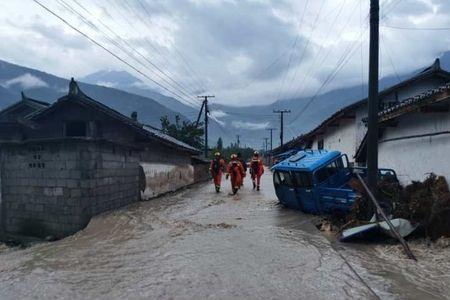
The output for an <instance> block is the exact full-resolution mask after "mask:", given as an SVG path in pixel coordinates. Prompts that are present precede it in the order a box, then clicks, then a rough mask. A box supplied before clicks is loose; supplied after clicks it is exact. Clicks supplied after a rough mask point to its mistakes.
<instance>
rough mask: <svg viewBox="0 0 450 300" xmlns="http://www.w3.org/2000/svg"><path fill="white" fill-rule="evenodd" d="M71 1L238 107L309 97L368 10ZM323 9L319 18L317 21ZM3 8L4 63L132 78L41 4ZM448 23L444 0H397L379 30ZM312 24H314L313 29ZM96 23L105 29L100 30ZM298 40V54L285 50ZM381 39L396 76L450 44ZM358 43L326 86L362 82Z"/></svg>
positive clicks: (285, 3)
mask: <svg viewBox="0 0 450 300" xmlns="http://www.w3.org/2000/svg"><path fill="white" fill-rule="evenodd" d="M78 1H79V2H80V3H81V4H82V5H84V6H85V7H86V8H87V9H88V11H89V12H90V13H91V14H92V16H91V15H89V14H87V13H86V12H83V10H82V9H81V8H80V7H77V6H76V5H75V4H72V5H74V8H76V9H78V10H79V11H80V12H83V13H84V14H85V15H86V17H88V18H89V19H90V20H91V21H92V22H93V23H95V24H96V25H97V26H99V27H101V28H103V30H105V32H109V31H108V30H109V29H112V30H114V31H115V32H116V33H118V34H119V35H120V36H122V37H123V38H124V39H126V41H127V43H129V44H131V45H133V46H134V47H135V49H137V50H138V51H139V52H140V53H142V54H143V55H145V56H146V57H147V58H148V59H150V60H151V61H152V62H154V63H155V64H156V65H158V66H159V67H160V68H161V69H163V70H164V72H166V73H167V74H170V76H172V77H173V78H175V80H177V82H180V83H181V84H182V85H183V87H185V89H186V90H188V91H189V92H192V93H193V94H194V93H199V92H204V90H203V89H202V87H206V90H207V92H211V93H214V94H216V96H217V97H216V99H215V101H216V102H222V103H228V104H236V105H251V104H260V103H269V102H271V101H274V100H276V98H277V97H278V96H280V97H282V98H283V97H284V98H286V97H292V96H308V95H311V94H314V93H316V92H317V91H318V88H319V87H320V86H321V84H322V83H323V81H324V80H325V79H326V78H328V77H329V74H330V73H331V72H332V71H333V70H334V68H335V67H336V65H337V62H338V61H339V60H340V59H341V58H342V57H343V55H345V53H346V51H347V50H346V49H347V47H352V49H353V48H355V47H359V46H358V44H359V42H360V38H359V36H360V31H361V25H362V26H366V23H365V22H367V19H365V16H366V15H367V12H368V2H367V3H366V1H364V2H361V0H346V1H345V2H344V1H343V0H335V1H331V0H328V1H326V2H322V1H311V0H310V1H309V4H308V7H307V10H306V13H305V17H304V19H303V22H301V23H300V17H301V15H302V12H303V9H304V4H305V2H304V0H303V1H297V0H279V1H276V0H184V1H181V0H166V1H161V0H139V1H120V0H113V1H108V2H106V0H98V1H95V2H93V1H89V0H78ZM323 1H325V0H323ZM44 2H45V3H46V4H47V5H48V6H49V7H51V8H53V9H55V11H57V12H58V13H59V14H61V15H62V16H63V17H64V18H66V19H67V20H68V21H70V22H71V23H72V24H74V25H75V26H77V27H79V28H80V29H82V30H83V31H84V32H86V33H88V34H89V35H90V36H92V37H94V38H96V39H98V40H99V41H101V42H102V43H104V44H105V45H106V46H107V47H108V48H109V49H112V50H114V51H115V52H116V53H118V54H119V55H120V56H122V57H124V58H126V59H127V60H128V61H130V62H131V63H133V64H134V65H136V66H138V67H139V68H140V69H142V71H144V72H147V73H148V74H149V75H150V76H151V77H152V78H155V79H157V80H158V81H160V79H158V77H157V75H156V73H158V71H155V70H154V71H150V69H152V67H151V66H149V64H148V62H146V61H145V60H143V59H142V58H140V57H137V58H138V59H139V60H140V61H141V63H142V64H145V65H146V67H143V66H142V65H139V64H138V63H137V62H136V61H135V60H133V59H132V58H130V57H128V56H127V55H126V54H125V53H123V52H122V51H121V50H119V49H117V48H115V47H114V45H112V44H111V43H109V42H108V41H106V40H105V39H104V36H102V35H101V34H99V33H98V32H96V31H95V30H93V29H92V28H90V27H89V26H87V25H86V24H84V23H83V22H82V20H81V19H80V18H79V17H78V16H74V15H72V14H71V13H70V12H68V11H67V10H66V9H64V8H63V7H61V6H59V5H58V3H57V2H53V1H44ZM395 2H396V1H393V0H384V1H382V7H384V8H386V7H387V8H389V6H391V5H392V4H395ZM69 3H72V2H69ZM141 4H143V6H142V5H141ZM322 4H324V6H323V11H322V12H321V14H320V15H318V16H317V14H318V11H319V8H320V6H321V5H322ZM1 5H2V9H1V10H0V22H1V24H2V25H4V26H3V27H4V30H2V32H0V38H2V41H3V42H4V45H8V46H9V47H1V49H0V58H1V59H5V60H9V61H12V62H15V63H18V64H23V65H28V66H30V67H34V68H38V69H42V70H44V71H47V72H51V73H55V74H57V75H60V76H65V77H71V76H75V77H81V76H84V75H86V74H88V73H91V72H94V71H98V70H101V69H117V70H119V69H124V70H126V71H129V72H133V71H132V70H130V69H129V68H127V67H126V66H124V65H123V64H121V63H119V62H118V61H116V60H115V59H114V58H112V57H111V56H109V55H108V54H106V53H105V52H104V51H103V50H101V49H99V48H97V47H95V46H93V45H92V44H91V43H90V42H89V41H87V40H86V39H84V38H83V37H81V36H80V35H79V34H77V33H75V32H74V31H73V30H71V29H69V28H68V27H66V26H65V25H63V24H62V23H61V22H60V21H59V20H57V19H56V18H54V17H52V16H50V15H49V14H48V13H46V12H45V11H43V10H42V9H41V8H39V7H38V6H35V5H29V4H26V3H25V2H22V1H9V2H4V3H2V4H1ZM341 5H344V6H343V9H342V13H341V15H340V16H339V18H337V21H336V22H335V23H334V22H333V20H334V19H335V16H336V15H337V13H338V11H339V10H340V7H341ZM360 12H361V14H360ZM383 13H384V11H383V9H382V14H383ZM449 15H450V1H447V0H410V1H402V2H400V3H399V4H398V5H396V6H395V7H394V9H392V10H391V11H389V13H388V14H387V15H386V17H385V18H384V19H383V20H382V24H390V25H395V26H403V27H414V26H428V27H438V26H439V25H446V26H448V25H449V24H448V19H449ZM93 16H95V17H93ZM316 17H318V22H317V26H314V24H315V19H316ZM95 19H97V20H95ZM98 20H100V21H101V22H103V23H104V24H106V25H107V26H108V28H104V27H102V26H101V24H100V23H99V21H98ZM361 20H363V23H361ZM109 34H111V32H109ZM297 36H298V40H297V44H296V47H292V45H293V43H294V41H295V39H296V37H297ZM381 36H382V40H381V43H382V49H381V54H380V61H381V73H382V75H390V74H393V73H394V68H393V66H392V64H391V61H393V62H394V64H395V68H396V71H398V72H409V71H412V70H415V69H417V68H420V67H422V66H425V65H427V64H429V63H431V61H432V60H433V59H434V57H435V56H436V55H438V54H439V53H442V52H443V51H446V50H448V49H449V44H450V37H448V35H443V34H442V32H419V31H411V32H410V31H400V30H394V29H389V28H385V27H382V28H381ZM363 37H364V39H363V46H362V51H361V50H358V49H359V48H358V49H356V50H358V51H355V53H354V55H353V56H351V57H349V59H348V62H347V63H346V64H345V65H344V66H343V68H342V70H340V72H339V73H338V74H337V76H336V77H335V79H334V80H333V81H332V82H331V83H330V84H329V86H328V88H332V87H338V86H342V85H348V84H357V83H360V82H361V74H362V75H363V78H365V77H366V74H367V61H368V58H367V49H368V43H367V35H364V36H363ZM115 40H116V41H119V39H117V38H116V39H115ZM119 42H120V41H119ZM306 44H308V47H306V48H305V45H306ZM303 52H304V53H303ZM327 53H328V54H329V55H328V56H326V55H325V54H327ZM361 53H362V59H361ZM289 60H290V68H289V69H288V68H287V67H288V61H289ZM185 62H188V63H187V64H186V63H185ZM361 63H362V67H361ZM134 75H137V74H134ZM140 77H141V76H140ZM141 79H143V81H144V82H146V83H147V84H148V85H149V86H150V87H155V86H154V85H153V84H152V83H151V82H149V81H148V80H146V79H145V78H142V77H141ZM199 81H201V83H199ZM200 86H202V87H200ZM320 92H325V90H324V91H320Z"/></svg>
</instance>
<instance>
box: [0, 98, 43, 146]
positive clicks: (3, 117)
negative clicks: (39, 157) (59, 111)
mask: <svg viewBox="0 0 450 300" xmlns="http://www.w3.org/2000/svg"><path fill="white" fill-rule="evenodd" d="M48 106H50V104H49V103H47V102H43V101H39V100H35V99H31V98H28V97H27V96H25V94H24V93H23V92H22V99H21V101H19V102H17V103H14V104H12V105H10V106H8V107H7V108H5V109H3V110H2V111H0V140H22V139H24V138H25V137H26V132H27V130H26V128H27V127H28V126H27V123H28V122H27V116H29V115H30V114H32V113H34V112H36V111H40V110H43V109H45V108H47V107H48Z"/></svg>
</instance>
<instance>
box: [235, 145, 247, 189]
mask: <svg viewBox="0 0 450 300" xmlns="http://www.w3.org/2000/svg"><path fill="white" fill-rule="evenodd" d="M237 160H239V162H240V163H241V165H242V168H244V175H243V176H242V182H241V187H243V186H244V179H245V176H246V175H247V163H246V162H245V160H244V159H243V158H242V154H241V153H240V152H239V153H238V154H237Z"/></svg>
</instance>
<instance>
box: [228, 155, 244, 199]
mask: <svg viewBox="0 0 450 300" xmlns="http://www.w3.org/2000/svg"><path fill="white" fill-rule="evenodd" d="M228 174H229V175H230V181H231V190H232V191H233V194H236V193H237V191H238V189H239V188H240V187H241V185H242V180H243V178H244V174H245V171H244V167H243V166H242V164H241V162H240V161H238V160H232V161H230V163H229V164H228Z"/></svg>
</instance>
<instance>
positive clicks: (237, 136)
mask: <svg viewBox="0 0 450 300" xmlns="http://www.w3.org/2000/svg"><path fill="white" fill-rule="evenodd" d="M240 137H241V136H240V135H239V134H236V143H237V147H238V148H240V147H241V140H240V139H239V138H240Z"/></svg>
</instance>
